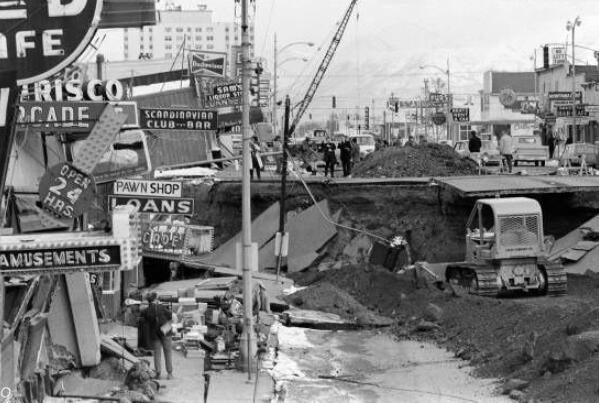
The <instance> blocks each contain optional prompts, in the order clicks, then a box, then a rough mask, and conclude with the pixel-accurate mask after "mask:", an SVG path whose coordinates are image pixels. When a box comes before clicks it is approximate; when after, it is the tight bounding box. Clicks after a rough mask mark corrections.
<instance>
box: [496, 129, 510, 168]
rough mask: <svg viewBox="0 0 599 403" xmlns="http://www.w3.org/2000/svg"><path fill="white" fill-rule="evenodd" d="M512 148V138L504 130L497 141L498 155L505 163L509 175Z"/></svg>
mask: <svg viewBox="0 0 599 403" xmlns="http://www.w3.org/2000/svg"><path fill="white" fill-rule="evenodd" d="M512 147H513V143H512V136H510V134H509V133H508V132H507V131H505V130H504V131H503V132H502V133H501V138H500V139H499V154H501V159H502V160H505V162H506V163H507V167H508V172H509V173H512V160H513V156H512Z"/></svg>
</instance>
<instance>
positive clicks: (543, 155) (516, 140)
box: [512, 136, 549, 166]
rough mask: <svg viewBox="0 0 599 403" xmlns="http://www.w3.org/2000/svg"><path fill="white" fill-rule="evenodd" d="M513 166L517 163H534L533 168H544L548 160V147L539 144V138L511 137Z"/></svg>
mask: <svg viewBox="0 0 599 403" xmlns="http://www.w3.org/2000/svg"><path fill="white" fill-rule="evenodd" d="M512 141H513V148H514V151H513V157H514V166H516V165H518V163H519V162H534V163H535V166H539V164H540V165H541V166H545V163H546V162H547V160H548V159H549V147H548V146H544V145H543V144H542V143H541V137H539V136H514V137H513V140H512Z"/></svg>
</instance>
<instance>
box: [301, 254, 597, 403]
mask: <svg viewBox="0 0 599 403" xmlns="http://www.w3.org/2000/svg"><path fill="white" fill-rule="evenodd" d="M295 280H296V281H298V282H299V283H300V284H302V285H311V286H312V287H318V286H319V285H321V284H323V283H330V284H333V285H335V287H337V288H339V289H341V290H344V291H345V292H347V293H348V294H350V295H351V296H353V297H354V298H355V299H356V300H357V301H359V302H360V303H361V304H363V305H364V306H365V307H366V308H368V309H370V310H372V311H374V312H376V313H378V314H379V315H382V316H386V317H390V318H392V319H393V320H394V321H395V323H396V325H395V326H394V328H393V330H392V331H393V332H394V334H396V335H397V337H400V338H410V339H411V338H416V339H428V340H431V339H432V340H434V341H436V342H437V343H439V344H440V345H442V346H445V347H447V348H448V349H450V350H452V351H454V352H455V353H456V356H458V357H460V358H463V359H466V360H471V362H472V364H473V365H475V367H476V372H477V374H478V375H479V376H482V377H499V378H502V379H505V380H508V379H520V380H524V381H526V382H530V384H529V386H528V387H527V388H526V389H525V390H524V397H525V400H524V401H528V399H530V398H534V399H538V400H536V401H543V402H545V401H547V402H597V401H599V375H597V374H598V373H599V372H598V370H599V354H594V353H595V352H596V351H597V350H598V349H599V278H597V277H589V276H569V277H568V295H567V296H564V297H557V298H555V297H553V298H551V297H538V296H537V297H532V296H529V297H516V298H500V299H496V298H485V297H477V296H471V295H468V294H466V293H458V294H453V293H452V292H450V291H449V290H447V289H445V290H439V289H437V288H436V287H434V286H433V285H429V286H428V287H425V286H423V285H422V283H421V284H420V287H419V288H417V287H416V284H415V282H414V278H413V273H412V272H409V273H406V274H403V275H401V274H394V273H391V272H389V271H387V270H385V269H382V268H377V267H372V266H369V265H367V264H362V265H351V266H346V267H343V268H341V269H337V270H328V271H323V272H317V271H309V272H306V273H301V274H299V275H296V277H295ZM321 309H324V310H326V306H321ZM595 331H596V332H595ZM524 397H523V398H524Z"/></svg>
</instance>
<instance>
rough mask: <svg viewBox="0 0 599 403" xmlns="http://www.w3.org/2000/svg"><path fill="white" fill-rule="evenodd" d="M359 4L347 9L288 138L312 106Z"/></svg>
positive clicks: (351, 4)
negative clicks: (350, 18)
mask: <svg viewBox="0 0 599 403" xmlns="http://www.w3.org/2000/svg"><path fill="white" fill-rule="evenodd" d="M357 2H358V0H351V2H350V3H349V7H348V8H347V11H346V12H345V14H344V15H343V19H342V20H341V23H340V24H339V27H338V28H337V32H335V36H333V39H332V40H331V44H330V45H329V48H328V49H327V53H326V54H325V55H324V59H323V60H322V62H321V63H320V66H318V70H317V71H316V75H315V76H314V78H313V79H312V82H311V83H310V87H308V91H306V95H304V98H303V99H302V101H301V102H300V103H299V104H298V105H297V112H296V114H295V117H294V119H293V122H292V123H291V126H290V127H289V133H288V136H291V135H292V134H293V132H294V131H295V128H296V126H297V124H298V123H299V122H300V120H302V117H303V116H304V113H306V110H307V109H308V106H310V103H311V102H312V99H313V98H314V94H316V90H317V89H318V87H319V86H320V82H321V81H322V78H323V77H324V74H325V73H326V71H327V69H328V68H329V64H331V60H333V56H334V55H335V52H336V51H337V47H338V46H339V42H341V38H342V37H343V33H344V32H345V28H346V27H347V23H348V22H349V17H351V13H352V11H353V10H354V7H355V6H356V3H357Z"/></svg>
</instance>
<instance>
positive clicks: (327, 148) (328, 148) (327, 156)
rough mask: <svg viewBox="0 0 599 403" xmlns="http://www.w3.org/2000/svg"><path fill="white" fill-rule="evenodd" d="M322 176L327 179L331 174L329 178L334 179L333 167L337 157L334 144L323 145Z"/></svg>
mask: <svg viewBox="0 0 599 403" xmlns="http://www.w3.org/2000/svg"><path fill="white" fill-rule="evenodd" d="M323 157H324V164H325V165H324V176H325V177H327V175H328V174H329V172H331V178H334V177H335V165H337V156H336V155H335V144H333V143H326V144H325V145H324V155H323Z"/></svg>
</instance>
